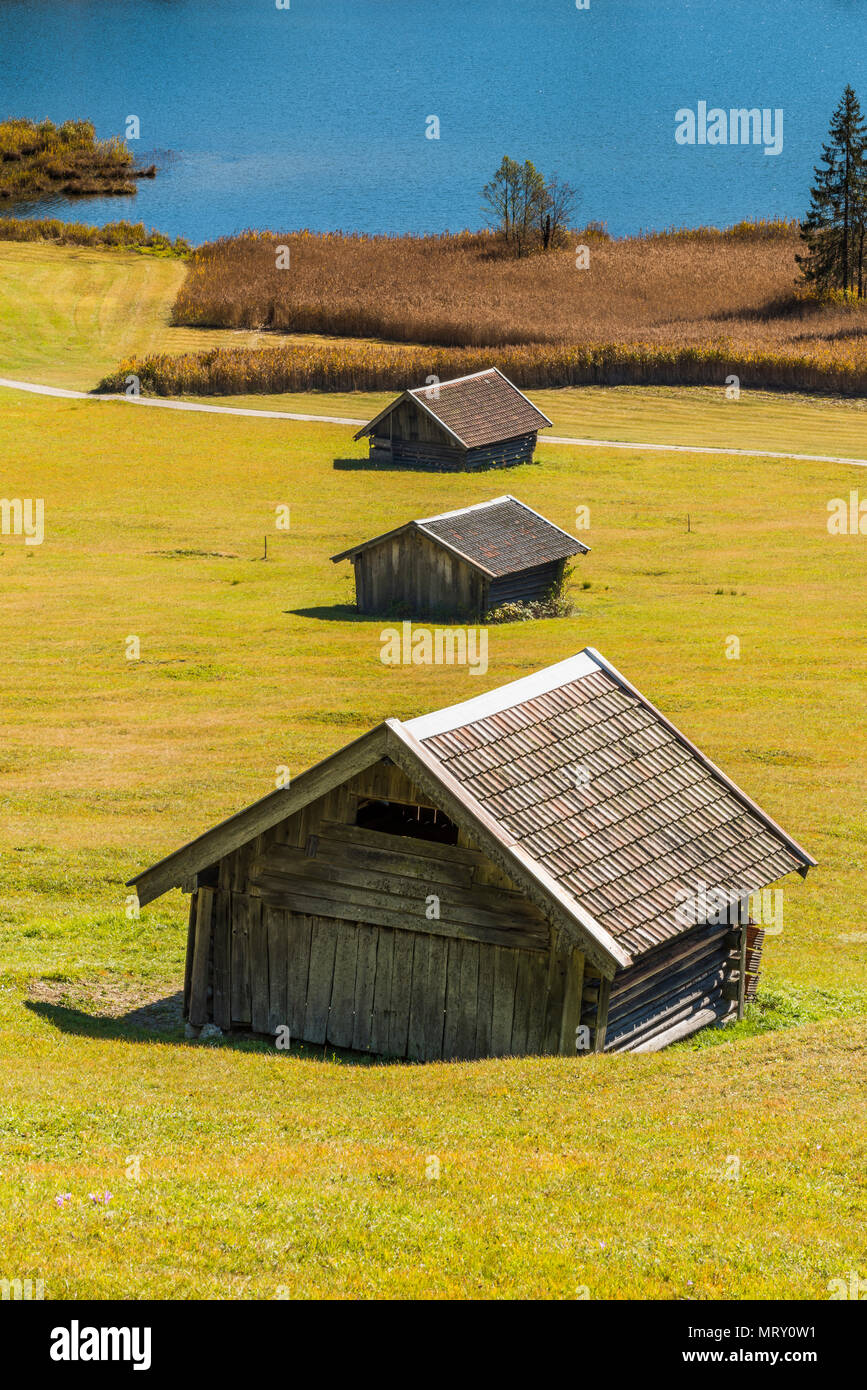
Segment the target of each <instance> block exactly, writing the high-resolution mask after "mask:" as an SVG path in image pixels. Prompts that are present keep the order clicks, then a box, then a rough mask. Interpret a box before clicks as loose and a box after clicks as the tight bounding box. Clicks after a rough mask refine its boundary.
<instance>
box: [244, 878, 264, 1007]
mask: <svg viewBox="0 0 867 1390" xmlns="http://www.w3.org/2000/svg"><path fill="white" fill-rule="evenodd" d="M247 922H248V926H249V932H248V937H247V939H248V942H249V953H250V1018H251V1023H252V1027H253V1031H254V1033H267V1032H268V933H267V931H266V928H265V923H264V921H263V919H262V899H261V898H248V899H247Z"/></svg>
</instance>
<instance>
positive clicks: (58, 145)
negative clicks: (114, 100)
mask: <svg viewBox="0 0 867 1390" xmlns="http://www.w3.org/2000/svg"><path fill="white" fill-rule="evenodd" d="M155 174H156V169H155V167H154V166H153V165H150V167H149V168H147V169H137V168H136V167H135V159H134V157H133V153H132V151H131V150H130V148H129V146H128V145H127V144H126V143H125V141H123V140H121V139H120V138H119V137H115V138H113V139H111V140H97V138H96V130H95V129H94V126H93V123H92V122H91V121H64V122H63V124H62V125H59V126H58V125H55V124H54V122H53V121H40V122H39V123H38V124H37V122H36V121H30V120H27V119H26V118H15V119H12V120H8V121H0V199H10V200H15V199H23V198H39V197H41V196H43V195H44V194H46V193H63V194H64V195H65V196H66V197H73V198H76V197H85V196H88V195H92V194H101V195H103V196H104V195H106V194H113V193H114V194H128V193H135V192H136V184H135V180H136V179H140V178H153V177H154V175H155Z"/></svg>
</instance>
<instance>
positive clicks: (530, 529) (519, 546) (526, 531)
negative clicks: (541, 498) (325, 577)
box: [331, 493, 590, 578]
mask: <svg viewBox="0 0 867 1390" xmlns="http://www.w3.org/2000/svg"><path fill="white" fill-rule="evenodd" d="M411 529H412V530H416V531H420V532H421V533H422V534H423V535H425V536H428V537H429V538H430V539H431V540H432V541H435V542H436V543H437V544H438V545H442V546H445V548H446V549H447V550H450V551H452V552H453V553H454V554H456V555H459V556H460V557H461V559H463V560H466V562H467V563H468V564H469V565H471V566H472V567H473V569H476V570H478V571H479V572H480V573H482V574H484V575H487V576H488V578H499V577H500V576H501V575H504V574H515V573H517V572H518V571H520V570H525V569H532V568H533V567H534V566H535V565H544V564H548V563H549V562H550V561H553V560H565V559H568V557H569V556H570V555H586V554H587V551H588V550H589V548H590V547H589V546H586V545H584V544H583V542H582V541H579V540H576V538H575V537H574V536H570V535H569V533H568V531H561V529H560V527H559V526H555V525H554V523H553V522H551V521H548V520H547V519H546V518H545V517H544V516H541V515H540V514H539V512H535V511H534V510H533V508H532V507H528V506H527V505H526V503H524V502H519V501H518V499H517V498H516V497H512V496H511V495H509V494H508V493H507V494H505V495H504V496H502V497H493V498H492V499H491V500H490V502H479V503H477V504H476V505H475V506H473V507H462V508H460V509H459V510H458V511H453V512H442V513H440V515H438V516H428V517H421V518H419V519H418V520H415V521H408V522H406V523H405V524H404V525H403V526H399V527H397V528H396V529H395V530H393V531H386V532H385V533H384V534H383V535H381V536H374V537H373V538H372V539H371V540H369V541H363V542H361V543H360V544H359V545H354V546H352V547H351V548H350V549H349V550H342V551H341V552H340V554H339V555H332V557H331V558H332V560H333V561H335V562H337V561H338V560H346V559H349V558H350V557H351V558H353V559H354V558H355V556H356V555H359V554H361V553H362V552H363V551H365V550H369V549H370V548H371V547H373V546H376V545H380V544H382V543H383V542H384V541H388V540H391V539H392V538H393V537H394V536H398V535H401V534H403V532H404V531H407V530H411Z"/></svg>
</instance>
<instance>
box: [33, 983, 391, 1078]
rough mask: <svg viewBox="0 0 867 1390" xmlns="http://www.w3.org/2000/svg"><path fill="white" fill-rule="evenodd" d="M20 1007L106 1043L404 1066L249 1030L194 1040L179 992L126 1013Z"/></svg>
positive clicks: (36, 1003)
mask: <svg viewBox="0 0 867 1390" xmlns="http://www.w3.org/2000/svg"><path fill="white" fill-rule="evenodd" d="M24 1007H25V1008H26V1009H28V1010H29V1011H30V1012H31V1013H32V1014H36V1015H37V1017H38V1018H40V1019H42V1020H43V1021H44V1022H46V1023H49V1024H51V1026H52V1027H53V1028H57V1029H58V1031H59V1032H61V1033H67V1034H69V1035H71V1036H73V1037H78V1038H97V1039H99V1040H102V1041H105V1040H108V1041H110V1042H127V1043H161V1044H162V1045H163V1046H167V1045H168V1046H175V1047H195V1048H198V1049H199V1050H200V1051H201V1050H203V1049H204V1048H219V1049H222V1050H223V1051H226V1050H228V1051H230V1052H265V1053H268V1054H269V1055H271V1054H272V1053H275V1052H276V1053H277V1055H278V1056H282V1057H296V1058H303V1059H305V1060H306V1061H310V1062H337V1063H339V1064H340V1065H341V1066H349V1067H375V1066H389V1067H391V1066H407V1065H409V1064H408V1063H407V1061H406V1059H405V1058H402V1057H380V1056H374V1055H373V1054H371V1053H369V1052H350V1051H347V1050H346V1049H345V1048H339V1047H334V1046H333V1045H332V1044H331V1043H324V1044H321V1045H315V1044H313V1043H301V1042H298V1043H292V1045H291V1046H290V1047H288V1048H279V1049H278V1048H277V1047H275V1044H274V1042H273V1041H272V1040H271V1039H270V1038H265V1037H262V1036H261V1035H259V1034H253V1033H241V1032H235V1033H226V1034H224V1035H223V1036H222V1037H218V1038H208V1039H207V1040H206V1041H202V1042H199V1041H198V1040H197V1039H196V1038H188V1037H186V1036H185V1034H184V1021H183V1018H182V1013H181V1011H182V1007H183V995H182V994H180V993H178V994H172V995H168V996H167V997H166V998H165V999H158V1000H154V1001H153V1002H152V1003H150V1004H146V1005H144V1006H142V1007H141V1008H138V1009H131V1010H130V1011H129V1012H128V1013H125V1014H119V1015H115V1014H98V1013H88V1012H87V1010H85V1009H76V1008H72V1007H71V1006H70V1005H68V1004H51V1003H48V1002H46V1001H45V1000H42V999H26V1000H25V1001H24Z"/></svg>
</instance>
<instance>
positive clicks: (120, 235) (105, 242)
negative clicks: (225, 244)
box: [0, 217, 191, 256]
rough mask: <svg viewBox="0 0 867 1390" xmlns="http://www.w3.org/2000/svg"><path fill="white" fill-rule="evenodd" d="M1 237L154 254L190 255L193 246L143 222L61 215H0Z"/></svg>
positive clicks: (2, 238)
mask: <svg viewBox="0 0 867 1390" xmlns="http://www.w3.org/2000/svg"><path fill="white" fill-rule="evenodd" d="M0 241H48V242H52V243H53V244H54V245H55V246H114V247H118V248H120V249H121V250H124V251H147V252H149V253H150V254H151V255H158V256H159V255H162V256H187V255H189V253H190V250H191V247H190V243H189V242H188V241H185V240H184V238H183V237H175V238H174V240H172V238H171V237H167V236H164V235H163V233H162V232H155V231H154V230H153V228H151V230H150V231H147V230H146V228H145V225H144V223H143V222H107V223H106V224H105V226H104V227H92V226H90V225H89V223H87V222H64V221H62V220H61V219H60V218H59V217H41V218H34V219H32V220H31V219H29V218H26V217H0Z"/></svg>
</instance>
